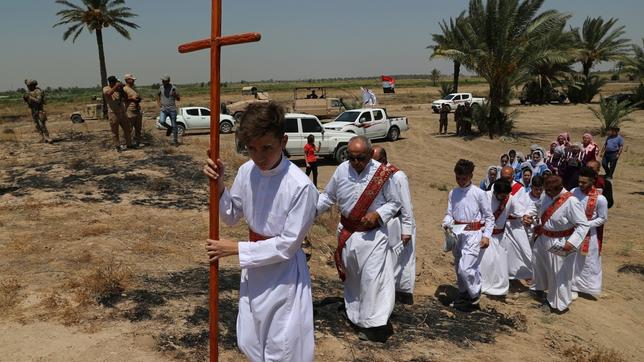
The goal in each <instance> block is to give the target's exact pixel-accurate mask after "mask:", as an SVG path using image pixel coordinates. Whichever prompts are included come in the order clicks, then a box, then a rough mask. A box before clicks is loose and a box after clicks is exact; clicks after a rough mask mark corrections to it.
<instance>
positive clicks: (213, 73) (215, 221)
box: [179, 0, 262, 362]
mask: <svg viewBox="0 0 644 362" xmlns="http://www.w3.org/2000/svg"><path fill="white" fill-rule="evenodd" d="M210 21H211V32H210V38H209V39H202V40H197V41H193V42H190V43H186V44H182V45H180V46H179V53H189V52H193V51H197V50H201V49H207V48H210V152H209V154H210V158H212V159H213V160H217V159H218V158H219V111H220V103H219V102H220V94H219V82H220V72H219V71H220V69H219V68H220V63H221V61H220V54H221V49H220V48H221V47H222V46H225V45H233V44H241V43H249V42H255V41H259V40H260V39H261V37H262V36H261V34H259V33H243V34H234V35H228V36H221V0H212V14H211V20H210ZM209 202H210V230H209V237H210V239H213V240H218V239H219V195H218V192H217V182H215V181H212V180H211V181H210V198H209ZM218 271H219V262H215V263H211V264H210V273H209V280H210V283H209V284H210V286H209V296H210V297H209V307H210V309H209V310H210V312H209V315H210V331H209V336H210V361H211V362H212V361H217V360H218V357H219V356H218V352H219V346H218V336H219V327H218V322H219V316H218V313H219V290H218V289H219V286H218V282H217V278H218Z"/></svg>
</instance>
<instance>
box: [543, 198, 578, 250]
mask: <svg viewBox="0 0 644 362" xmlns="http://www.w3.org/2000/svg"><path fill="white" fill-rule="evenodd" d="M570 197H572V194H571V193H570V192H565V193H564V194H562V195H561V196H559V197H558V198H557V199H556V200H555V201H554V202H553V203H552V204H551V205H550V206H548V208H547V209H546V211H545V212H544V213H543V215H541V225H540V226H539V227H537V228H536V229H535V231H534V240H536V239H537V238H538V237H539V235H541V234H542V233H543V226H544V225H545V224H546V223H547V222H548V220H550V218H551V217H552V214H554V213H555V212H556V211H557V210H559V208H560V207H561V205H563V204H564V203H565V202H566V201H567V200H568V199H569V198H570Z"/></svg>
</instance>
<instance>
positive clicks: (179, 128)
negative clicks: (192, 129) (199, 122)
mask: <svg viewBox="0 0 644 362" xmlns="http://www.w3.org/2000/svg"><path fill="white" fill-rule="evenodd" d="M185 134H186V126H185V125H183V124H181V123H177V135H178V136H179V137H183V136H184V135H185Z"/></svg>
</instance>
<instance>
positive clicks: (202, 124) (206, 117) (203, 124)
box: [195, 108, 210, 129]
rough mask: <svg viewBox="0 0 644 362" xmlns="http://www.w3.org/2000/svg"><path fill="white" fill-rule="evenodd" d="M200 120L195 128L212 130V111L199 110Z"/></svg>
mask: <svg viewBox="0 0 644 362" xmlns="http://www.w3.org/2000/svg"><path fill="white" fill-rule="evenodd" d="M199 113H200V114H199V118H198V119H197V120H196V122H195V128H204V129H210V109H208V108H199Z"/></svg>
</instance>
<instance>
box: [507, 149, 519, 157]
mask: <svg viewBox="0 0 644 362" xmlns="http://www.w3.org/2000/svg"><path fill="white" fill-rule="evenodd" d="M508 155H509V156H512V155H515V156H516V155H517V151H515V150H510V151H508Z"/></svg>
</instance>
